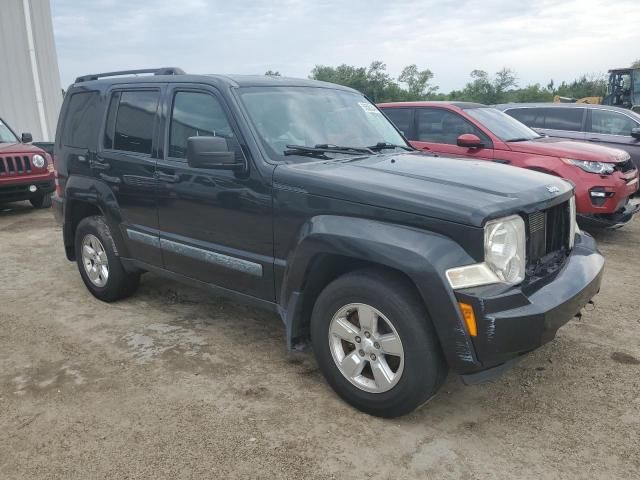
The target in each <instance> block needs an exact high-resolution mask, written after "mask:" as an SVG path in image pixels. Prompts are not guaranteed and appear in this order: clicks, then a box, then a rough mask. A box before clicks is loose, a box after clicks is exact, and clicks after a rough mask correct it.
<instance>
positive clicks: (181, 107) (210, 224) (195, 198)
mask: <svg viewBox="0 0 640 480" xmlns="http://www.w3.org/2000/svg"><path fill="white" fill-rule="evenodd" d="M164 109H165V115H164V116H165V117H166V125H165V126H164V128H163V132H164V142H163V145H164V148H163V150H164V153H163V155H162V156H161V159H160V160H159V161H158V165H157V170H156V177H157V179H158V185H159V189H158V191H159V193H158V195H159V204H158V222H159V228H160V244H161V248H162V255H163V261H164V267H165V268H166V269H167V270H170V271H172V272H175V273H179V274H181V275H184V276H187V277H190V278H194V279H197V280H200V281H203V282H206V283H210V284H214V285H216V286H219V287H223V288H228V289H231V290H235V291H239V292H242V293H245V294H247V295H251V296H254V297H258V298H261V299H266V300H270V301H273V299H274V283H273V233H272V204H271V183H270V177H269V179H266V178H263V177H262V176H261V172H259V171H258V169H256V168H254V167H253V165H252V159H251V158H247V155H246V154H245V152H248V149H247V148H246V147H245V148H243V143H244V142H243V140H242V139H241V137H240V136H239V133H238V129H237V127H236V124H235V122H234V120H233V117H232V116H231V115H230V111H229V110H228V108H227V107H226V105H225V103H224V101H223V99H222V98H221V96H220V95H219V94H218V92H217V91H216V90H215V89H213V88H210V87H206V86H202V87H201V88H194V86H193V85H180V84H174V85H171V86H170V87H169V89H168V91H167V95H166V101H165V103H164ZM195 136H216V137H222V138H224V139H226V141H227V146H228V148H229V150H230V151H233V152H235V155H236V162H237V163H243V164H244V165H245V168H243V169H239V170H238V169H236V170H223V169H209V168H195V167H192V166H190V165H189V164H188V162H187V158H186V157H187V139H188V138H189V137H195Z"/></svg>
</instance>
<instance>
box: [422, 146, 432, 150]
mask: <svg viewBox="0 0 640 480" xmlns="http://www.w3.org/2000/svg"><path fill="white" fill-rule="evenodd" d="M420 150H431V149H430V148H429V147H420Z"/></svg>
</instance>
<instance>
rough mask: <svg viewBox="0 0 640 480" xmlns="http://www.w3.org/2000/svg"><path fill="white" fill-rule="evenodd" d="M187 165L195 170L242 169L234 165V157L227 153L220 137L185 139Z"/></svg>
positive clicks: (227, 148) (227, 150)
mask: <svg viewBox="0 0 640 480" xmlns="http://www.w3.org/2000/svg"><path fill="white" fill-rule="evenodd" d="M187 163H188V164H189V166H191V167H196V168H218V169H228V170H234V169H236V168H240V167H242V166H243V165H244V164H243V163H236V155H235V153H234V152H230V151H229V147H228V146H227V141H226V140H225V139H224V138H222V137H189V138H187Z"/></svg>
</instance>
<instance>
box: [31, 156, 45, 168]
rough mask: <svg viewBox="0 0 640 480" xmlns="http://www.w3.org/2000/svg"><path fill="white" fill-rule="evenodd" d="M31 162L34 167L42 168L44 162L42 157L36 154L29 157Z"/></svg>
mask: <svg viewBox="0 0 640 480" xmlns="http://www.w3.org/2000/svg"><path fill="white" fill-rule="evenodd" d="M31 162H32V163H33V166H34V167H36V168H43V167H44V164H45V160H44V157H43V156H42V155H38V154H36V155H34V156H33V158H32V159H31Z"/></svg>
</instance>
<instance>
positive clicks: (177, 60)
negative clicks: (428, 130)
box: [53, 0, 640, 91]
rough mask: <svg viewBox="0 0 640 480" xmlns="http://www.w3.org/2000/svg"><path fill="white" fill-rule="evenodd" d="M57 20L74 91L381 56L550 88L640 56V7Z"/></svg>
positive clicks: (296, 72) (168, 1)
mask: <svg viewBox="0 0 640 480" xmlns="http://www.w3.org/2000/svg"><path fill="white" fill-rule="evenodd" d="M53 14H54V28H55V34H56V43H57V48H58V56H59V63H60V68H61V74H62V80H63V83H64V84H68V83H70V82H72V81H73V79H74V78H75V77H76V76H78V75H81V74H85V73H91V72H99V71H109V70H117V69H129V68H143V67H149V66H167V65H176V66H180V67H182V68H184V69H185V70H187V71H190V72H194V73H216V72H217V73H259V74H261V73H264V72H265V71H266V70H268V69H273V70H279V71H280V72H282V73H283V74H286V75H289V76H294V77H306V76H307V75H308V74H309V72H310V70H311V69H312V68H313V66H314V65H315V64H325V65H338V64H341V63H348V64H353V65H367V64H368V63H369V62H370V61H371V60H374V59H380V60H383V61H384V62H386V63H387V65H388V68H389V71H390V73H391V74H393V75H397V74H399V72H400V70H401V69H402V67H404V66H405V65H408V64H411V63H417V64H418V66H420V67H422V68H430V69H431V70H432V71H433V72H434V73H435V82H436V83H437V84H439V85H440V87H441V90H442V91H448V90H450V89H452V88H460V87H462V86H463V85H464V83H466V82H467V81H468V79H469V72H470V71H471V70H473V69H476V68H478V69H483V70H487V71H489V72H495V71H497V70H499V69H500V68H502V67H504V66H506V67H510V68H512V69H514V70H515V71H516V72H517V73H518V76H519V79H520V83H521V84H527V83H532V82H540V83H542V84H546V83H547V82H548V81H549V79H551V78H553V79H554V80H555V81H556V83H557V82H559V81H561V80H572V79H573V78H575V77H576V76H578V75H580V74H583V73H592V72H605V71H606V70H608V69H609V68H613V67H618V66H626V65H628V64H629V63H630V62H631V61H633V60H635V59H636V57H639V56H640V50H638V45H640V29H638V27H637V25H638V24H640V2H639V1H638V0H617V1H616V2H615V5H612V4H611V2H606V1H605V0H564V1H560V0H557V1H552V0H531V1H528V2H519V1H517V0H516V1H513V0H512V1H506V0H486V1H471V0H467V1H464V0H458V1H450V0H441V1H436V0H404V1H384V0H369V1H366V0H353V1H350V2H345V1H338V0H325V1H321V0H305V1H302V0H267V1H259V0H237V1H234V2H228V1H225V2H223V1H205V0H182V1H173V0H149V1H146V2H130V1H125V0H99V1H97V2H86V1H82V0H53Z"/></svg>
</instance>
